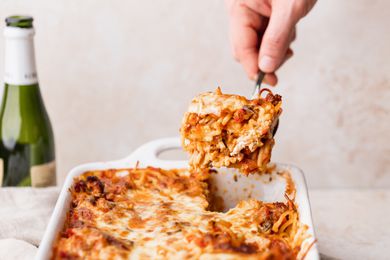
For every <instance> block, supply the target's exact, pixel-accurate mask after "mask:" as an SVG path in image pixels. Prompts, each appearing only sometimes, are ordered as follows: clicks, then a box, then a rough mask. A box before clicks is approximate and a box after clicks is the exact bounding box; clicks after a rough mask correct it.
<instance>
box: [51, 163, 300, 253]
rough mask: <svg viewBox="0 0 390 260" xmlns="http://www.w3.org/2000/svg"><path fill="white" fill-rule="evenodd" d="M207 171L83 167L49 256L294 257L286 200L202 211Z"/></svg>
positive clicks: (291, 213) (292, 214)
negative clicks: (60, 230)
mask: <svg viewBox="0 0 390 260" xmlns="http://www.w3.org/2000/svg"><path fill="white" fill-rule="evenodd" d="M209 174H210V172H209V171H204V172H202V174H199V172H198V173H197V174H195V175H193V174H191V173H190V172H188V171H187V170H162V169H157V168H151V167H148V168H144V169H123V170H106V171H93V172H86V173H85V174H83V175H81V176H79V177H76V178H75V179H74V183H73V185H72V187H71V189H70V192H71V194H72V198H71V206H70V210H69V212H68V215H67V218H66V221H65V224H64V228H63V231H62V232H61V233H60V235H59V237H58V239H57V242H56V243H55V245H54V247H53V254H52V259H295V258H296V257H297V254H298V251H299V250H300V245H301V242H302V241H301V240H299V239H297V230H298V229H297V227H298V226H297V225H298V223H299V221H298V214H297V211H296V208H295V206H294V204H293V203H292V202H291V201H288V202H287V203H281V202H276V203H263V202H261V201H257V200H254V199H249V200H247V201H242V202H240V203H239V204H238V205H237V206H236V207H235V208H232V209H230V210H229V211H227V212H225V213H223V212H215V211H211V210H209V209H210V208H211V205H210V197H211V196H210V195H211V194H210V192H209V189H208V178H209Z"/></svg>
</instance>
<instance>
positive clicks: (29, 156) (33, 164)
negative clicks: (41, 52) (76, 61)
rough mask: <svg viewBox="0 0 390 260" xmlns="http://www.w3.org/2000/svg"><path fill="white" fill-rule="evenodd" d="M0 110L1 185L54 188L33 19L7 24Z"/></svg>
mask: <svg viewBox="0 0 390 260" xmlns="http://www.w3.org/2000/svg"><path fill="white" fill-rule="evenodd" d="M5 21H6V27H5V29H4V36H5V64H4V68H5V75H4V91H3V99H2V104H1V111H0V187H1V186H3V187H4V186H32V187H46V186H53V185H55V184H56V173H55V149H54V137H53V130H52V127H51V124H50V120H49V116H48V114H47V112H46V109H45V105H44V103H43V99H42V96H41V92H40V89H39V84H38V77H37V72H36V66H35V54H34V41H33V40H34V39H33V37H34V33H35V32H34V28H33V18H32V17H29V16H10V17H8V18H7V19H6V20H5Z"/></svg>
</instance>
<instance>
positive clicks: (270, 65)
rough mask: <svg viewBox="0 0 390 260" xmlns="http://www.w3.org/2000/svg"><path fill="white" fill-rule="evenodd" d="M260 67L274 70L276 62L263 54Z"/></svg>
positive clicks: (265, 69) (270, 70) (269, 70)
mask: <svg viewBox="0 0 390 260" xmlns="http://www.w3.org/2000/svg"><path fill="white" fill-rule="evenodd" d="M259 67H260V69H261V70H262V71H264V72H273V71H274V70H275V67H276V62H275V60H274V59H272V58H271V57H270V56H263V57H261V58H260V64H259Z"/></svg>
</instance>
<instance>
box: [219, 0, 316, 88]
mask: <svg viewBox="0 0 390 260" xmlns="http://www.w3.org/2000/svg"><path fill="white" fill-rule="evenodd" d="M315 2H316V0H226V4H227V7H228V11H229V22H230V26H229V27H230V42H231V44H232V50H233V55H234V57H235V58H236V60H238V61H239V62H240V63H241V64H242V66H243V67H244V69H245V71H246V73H247V74H248V77H249V78H250V79H256V77H257V74H258V72H259V68H260V70H261V71H263V72H265V73H267V74H266V76H265V78H264V81H265V82H267V83H268V84H270V85H276V83H277V80H278V79H277V77H276V74H275V71H276V70H277V69H278V68H279V67H280V66H281V65H282V64H283V63H284V62H285V61H286V60H287V59H289V58H290V57H291V56H292V55H293V51H292V50H291V48H290V44H291V42H292V41H293V40H294V39H295V36H296V32H295V31H296V30H295V25H296V24H297V23H298V21H299V20H300V19H301V18H302V17H304V16H305V15H306V14H307V13H308V12H309V11H310V10H311V8H312V7H313V6H314V4H315ZM259 48H260V50H259Z"/></svg>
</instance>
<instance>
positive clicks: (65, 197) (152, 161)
mask: <svg viewBox="0 0 390 260" xmlns="http://www.w3.org/2000/svg"><path fill="white" fill-rule="evenodd" d="M180 147H181V146H180V140H179V138H176V137H174V138H164V139H158V140H155V141H152V142H149V143H147V144H144V145H143V146H141V147H139V148H138V149H137V150H136V151H134V152H133V153H132V154H131V155H130V156H128V157H126V158H125V159H122V160H119V161H111V162H98V163H88V164H84V165H80V166H78V167H76V168H74V169H72V170H71V171H70V173H69V174H68V176H67V178H66V180H65V183H64V186H63V187H62V190H61V193H60V196H59V198H58V201H57V203H56V206H55V208H54V211H53V214H52V216H51V218H50V221H49V225H48V226H47V229H46V231H45V234H44V236H43V239H42V242H41V244H40V246H39V250H38V253H37V255H36V259H42V260H43V259H49V258H50V255H51V249H52V246H53V242H54V241H55V239H56V237H57V234H58V233H59V232H60V231H61V230H62V227H63V224H64V220H65V217H66V213H67V211H68V209H69V206H70V193H69V188H70V187H71V185H72V182H73V178H74V177H75V176H78V175H80V174H82V173H84V172H85V171H89V170H102V169H116V168H131V167H134V166H135V164H136V163H137V161H139V163H140V164H139V166H140V167H146V166H155V167H160V168H165V169H170V168H186V167H187V166H188V164H187V162H186V161H169V160H162V159H159V158H158V155H159V154H160V153H162V152H163V151H166V150H170V149H178V148H180ZM277 169H288V170H289V171H290V173H291V176H292V179H293V181H294V183H295V186H296V192H297V193H296V198H295V202H296V203H297V205H298V211H299V214H300V220H301V222H303V223H305V224H306V225H308V226H309V230H308V232H309V234H310V235H311V237H310V238H309V239H308V240H307V241H305V244H306V245H308V244H310V243H312V241H314V240H315V237H314V229H313V222H312V219H311V212H310V204H309V198H308V194H307V188H306V183H305V179H304V176H303V173H302V171H301V170H300V169H298V168H296V167H294V166H291V165H285V164H277ZM221 171H222V173H221V174H217V175H215V176H214V177H213V183H214V184H215V186H217V187H218V190H217V191H216V192H217V193H219V195H221V196H222V197H223V198H224V202H225V206H226V207H227V208H230V207H234V206H235V205H236V204H237V202H238V201H240V200H243V199H247V198H248V197H252V198H256V199H258V200H262V201H267V202H272V201H285V198H284V192H285V181H284V179H283V178H282V177H280V176H278V175H277V174H273V175H272V181H270V178H269V175H267V176H255V175H251V176H249V177H245V176H242V175H239V174H237V172H236V171H235V170H230V169H222V170H221ZM234 175H236V176H238V178H236V180H237V181H234V180H233V176H234ZM305 259H319V254H318V249H317V246H316V244H314V246H312V247H311V249H310V251H309V252H308V254H307V255H306V258H305Z"/></svg>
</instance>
